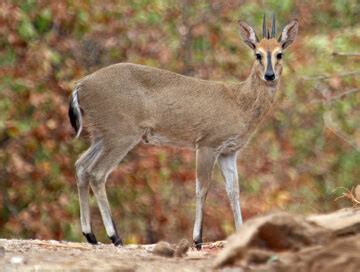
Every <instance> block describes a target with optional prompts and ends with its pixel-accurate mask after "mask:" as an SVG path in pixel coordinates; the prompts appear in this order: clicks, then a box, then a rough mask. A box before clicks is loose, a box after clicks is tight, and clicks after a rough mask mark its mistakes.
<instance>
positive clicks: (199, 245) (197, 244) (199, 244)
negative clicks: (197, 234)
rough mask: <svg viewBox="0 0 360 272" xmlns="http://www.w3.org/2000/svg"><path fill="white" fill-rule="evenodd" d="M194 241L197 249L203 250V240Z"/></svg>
mask: <svg viewBox="0 0 360 272" xmlns="http://www.w3.org/2000/svg"><path fill="white" fill-rule="evenodd" d="M194 243H195V247H196V249H197V250H201V248H202V243H203V242H202V240H196V241H194Z"/></svg>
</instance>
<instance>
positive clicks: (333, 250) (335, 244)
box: [268, 234, 360, 272]
mask: <svg viewBox="0 0 360 272" xmlns="http://www.w3.org/2000/svg"><path fill="white" fill-rule="evenodd" d="M359 252H360V234H357V235H353V236H350V237H345V238H338V239H336V240H334V241H332V242H330V243H329V244H328V245H325V246H322V247H319V246H317V247H316V248H313V249H310V248H304V249H302V250H300V251H299V252H296V253H291V254H288V256H284V257H281V261H280V262H278V263H275V264H273V265H272V268H274V269H273V270H271V269H268V270H270V271H279V272H288V271H291V272H302V271H309V272H317V271H327V272H338V271H341V272H352V271H359V267H360V254H359Z"/></svg>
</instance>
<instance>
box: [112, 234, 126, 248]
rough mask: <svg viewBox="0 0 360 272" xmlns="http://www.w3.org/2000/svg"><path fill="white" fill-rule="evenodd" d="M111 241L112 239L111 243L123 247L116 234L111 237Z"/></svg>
mask: <svg viewBox="0 0 360 272" xmlns="http://www.w3.org/2000/svg"><path fill="white" fill-rule="evenodd" d="M110 239H111V242H112V243H113V244H114V246H122V245H123V242H122V241H121V238H120V237H119V236H118V235H116V234H114V235H113V236H111V237H110Z"/></svg>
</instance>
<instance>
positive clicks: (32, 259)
mask: <svg viewBox="0 0 360 272" xmlns="http://www.w3.org/2000/svg"><path fill="white" fill-rule="evenodd" d="M212 245H214V244H207V245H205V246H204V247H205V248H204V249H203V250H201V251H197V250H196V249H194V248H189V250H188V252H187V255H186V256H185V257H183V258H179V257H173V258H167V257H162V256H157V255H154V254H153V253H152V250H153V248H154V245H144V246H142V245H127V246H124V247H122V248H119V247H115V246H113V245H111V244H99V245H97V246H92V245H89V244H87V243H72V242H59V241H42V240H5V239H0V246H2V247H3V248H4V249H5V253H3V254H1V252H0V256H1V255H2V257H0V271H24V270H26V271H42V270H63V271H69V270H76V271H79V270H84V271H86V270H99V271H209V270H211V267H212V263H213V262H212V261H213V259H214V256H215V254H216V253H217V252H218V251H219V250H220V249H219V247H216V246H212ZM215 245H216V244H215Z"/></svg>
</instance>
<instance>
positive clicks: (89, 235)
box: [83, 232, 98, 245]
mask: <svg viewBox="0 0 360 272" xmlns="http://www.w3.org/2000/svg"><path fill="white" fill-rule="evenodd" d="M83 235H84V236H85V238H86V240H87V241H88V242H89V243H90V244H92V245H97V243H98V242H97V240H96V237H95V235H94V233H92V232H90V233H83Z"/></svg>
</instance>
